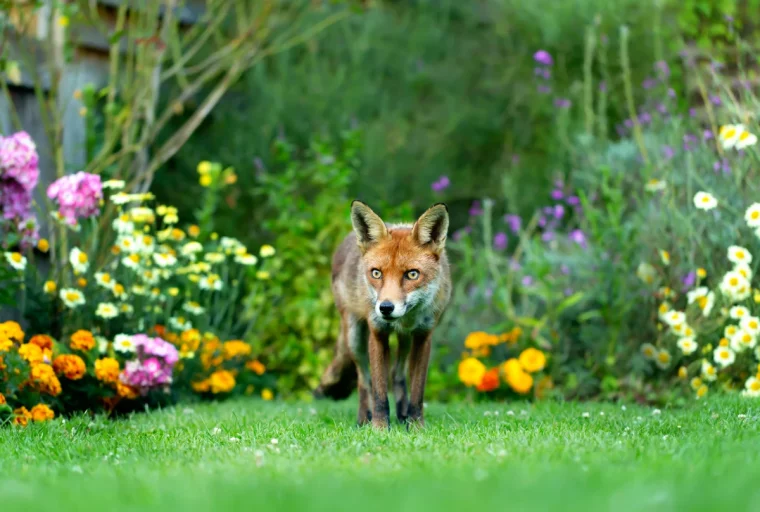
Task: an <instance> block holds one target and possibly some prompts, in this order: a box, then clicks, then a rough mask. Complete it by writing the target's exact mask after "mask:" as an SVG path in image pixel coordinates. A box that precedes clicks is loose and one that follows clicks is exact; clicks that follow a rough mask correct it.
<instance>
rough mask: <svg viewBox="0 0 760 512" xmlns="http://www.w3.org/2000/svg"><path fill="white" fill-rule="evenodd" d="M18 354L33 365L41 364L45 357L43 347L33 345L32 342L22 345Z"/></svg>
mask: <svg viewBox="0 0 760 512" xmlns="http://www.w3.org/2000/svg"><path fill="white" fill-rule="evenodd" d="M18 355H20V356H21V358H22V359H24V360H25V361H27V362H28V363H29V364H31V365H34V364H39V363H41V362H42V361H43V359H44V357H43V355H42V349H41V348H40V347H38V346H37V345H33V344H31V343H27V344H26V345H21V346H20V347H19V349H18Z"/></svg>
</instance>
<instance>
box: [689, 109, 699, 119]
mask: <svg viewBox="0 0 760 512" xmlns="http://www.w3.org/2000/svg"><path fill="white" fill-rule="evenodd" d="M689 117H697V109H695V108H690V109H689Z"/></svg>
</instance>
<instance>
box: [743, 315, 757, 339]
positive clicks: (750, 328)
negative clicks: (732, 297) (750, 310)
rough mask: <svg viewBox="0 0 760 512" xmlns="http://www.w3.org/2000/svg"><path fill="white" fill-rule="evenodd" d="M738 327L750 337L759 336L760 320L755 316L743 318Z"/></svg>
mask: <svg viewBox="0 0 760 512" xmlns="http://www.w3.org/2000/svg"><path fill="white" fill-rule="evenodd" d="M739 326H740V327H741V328H742V329H743V330H744V331H746V332H748V333H750V334H751V335H752V336H757V335H758V334H760V318H757V317H756V316H749V315H747V316H745V317H744V318H742V319H741V322H739Z"/></svg>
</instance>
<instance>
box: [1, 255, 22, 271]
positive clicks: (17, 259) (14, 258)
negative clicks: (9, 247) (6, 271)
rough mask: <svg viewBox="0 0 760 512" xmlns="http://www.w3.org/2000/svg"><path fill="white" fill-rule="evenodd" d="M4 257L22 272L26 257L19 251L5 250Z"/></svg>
mask: <svg viewBox="0 0 760 512" xmlns="http://www.w3.org/2000/svg"><path fill="white" fill-rule="evenodd" d="M5 259H6V260H8V263H10V265H11V267H13V268H14V269H16V270H18V271H19V272H23V271H24V269H25V268H26V258H25V257H24V256H23V255H22V254H21V253H20V252H6V253H5Z"/></svg>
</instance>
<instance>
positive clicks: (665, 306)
mask: <svg viewBox="0 0 760 512" xmlns="http://www.w3.org/2000/svg"><path fill="white" fill-rule="evenodd" d="M668 313H670V304H669V303H667V302H663V303H662V304H660V307H658V308H657V317H658V318H659V319H660V320H661V321H662V322H664V321H665V315H667V314H668Z"/></svg>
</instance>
